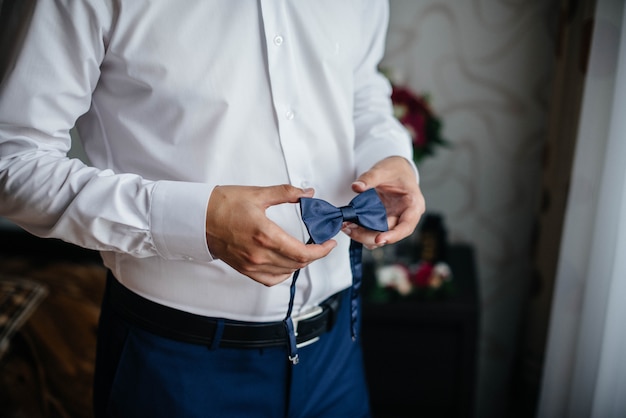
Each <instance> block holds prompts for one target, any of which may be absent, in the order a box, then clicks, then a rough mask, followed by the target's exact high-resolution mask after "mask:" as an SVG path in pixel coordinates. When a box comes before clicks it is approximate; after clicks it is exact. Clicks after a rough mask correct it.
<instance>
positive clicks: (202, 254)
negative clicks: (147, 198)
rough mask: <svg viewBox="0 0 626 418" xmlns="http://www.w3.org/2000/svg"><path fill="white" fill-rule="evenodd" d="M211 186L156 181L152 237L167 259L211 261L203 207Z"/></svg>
mask: <svg viewBox="0 0 626 418" xmlns="http://www.w3.org/2000/svg"><path fill="white" fill-rule="evenodd" d="M211 191H212V188H211V187H210V186H209V185H208V184H204V183H186V182H176V181H159V182H157V185H156V187H155V189H154V191H153V194H152V205H151V212H150V221H151V224H150V225H151V231H152V239H153V241H154V245H155V247H156V250H157V252H158V253H159V255H160V256H161V257H163V258H165V259H168V260H196V261H207V262H208V261H212V260H213V257H212V256H211V253H210V252H209V248H208V245H207V242H206V233H205V229H206V209H207V204H208V202H209V197H210V195H211Z"/></svg>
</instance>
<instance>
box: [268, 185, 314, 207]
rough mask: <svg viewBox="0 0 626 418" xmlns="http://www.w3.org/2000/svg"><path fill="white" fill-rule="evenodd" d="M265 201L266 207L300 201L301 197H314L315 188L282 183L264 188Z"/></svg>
mask: <svg viewBox="0 0 626 418" xmlns="http://www.w3.org/2000/svg"><path fill="white" fill-rule="evenodd" d="M262 194H263V201H264V203H265V205H266V207H269V206H275V205H280V204H282V203H298V200H299V199H300V198H301V197H313V194H314V190H313V189H301V188H299V187H295V186H292V185H290V184H280V185H276V186H268V187H263V188H262Z"/></svg>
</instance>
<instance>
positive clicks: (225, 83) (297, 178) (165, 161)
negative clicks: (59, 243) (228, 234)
mask: <svg viewBox="0 0 626 418" xmlns="http://www.w3.org/2000/svg"><path fill="white" fill-rule="evenodd" d="M387 19H388V5H387V3H386V1H382V0H369V1H356V0H355V1H352V0H350V1H348V0H341V1H338V0H315V1H310V0H258V1H251V0H240V1H233V0H184V1H171V0H56V1H48V0H45V1H38V2H37V6H36V9H35V12H34V15H33V17H32V22H31V26H30V29H29V31H28V33H27V36H26V38H25V40H24V43H23V47H22V49H21V52H20V54H19V55H18V58H17V60H16V61H15V63H14V66H13V69H12V71H11V72H10V73H9V74H8V76H7V77H6V78H5V81H4V83H3V84H2V85H1V86H0V216H4V217H7V218H8V219H11V220H12V221H14V222H15V223H17V224H18V225H20V226H22V227H23V228H25V229H26V230H28V231H30V232H31V233H33V234H36V235H38V236H43V237H56V238H60V239H63V240H65V241H67V242H71V243H74V244H77V245H80V246H83V247H86V248H90V249H95V250H99V251H101V254H102V257H103V260H104V263H105V265H106V266H107V267H108V268H110V269H111V270H112V272H113V273H114V274H115V276H116V277H117V278H118V279H119V280H120V281H121V282H122V283H124V284H125V285H126V286H128V287H130V288H131V289H133V290H135V291H136V292H137V293H139V294H141V295H143V296H145V297H147V298H149V299H152V300H154V301H157V302H160V303H162V304H165V305H168V306H172V307H175V308H178V309H182V310H185V311H189V312H193V313H198V314H203V315H209V316H217V317H226V318H231V319H238V320H248V321H270V320H280V319H283V317H284V316H285V313H286V310H287V304H288V301H289V284H290V280H287V281H286V282H284V283H282V284H280V285H277V286H273V287H265V286H263V285H261V284H258V283H256V282H254V281H253V280H251V279H250V278H248V277H246V276H243V275H241V274H239V273H238V272H236V271H235V270H234V269H232V268H231V267H230V266H228V265H227V264H225V263H224V262H222V261H220V260H214V259H213V258H212V257H211V253H210V251H209V248H207V243H206V236H205V216H206V208H207V202H208V200H209V197H210V194H211V191H212V189H213V188H214V187H215V186H216V185H227V184H228V185H259V186H266V185H277V184H284V183H290V184H292V185H294V186H298V187H314V188H315V190H316V195H315V197H318V198H321V199H325V200H327V201H329V202H331V203H333V204H335V205H337V206H340V205H345V204H346V203H347V202H348V201H349V200H350V199H351V198H352V197H353V196H354V194H353V192H352V191H351V188H350V184H351V182H353V181H354V180H355V179H356V177H357V176H358V175H359V174H361V173H363V172H364V171H366V170H367V169H369V168H370V167H371V166H372V165H373V164H374V163H376V162H377V161H379V160H381V159H383V158H385V157H388V156H391V155H401V156H404V157H406V158H409V159H410V157H411V148H410V139H409V137H408V135H407V134H406V132H405V131H404V130H403V129H402V127H401V126H400V125H399V124H398V122H397V121H396V120H395V119H394V118H393V116H392V111H391V104H390V101H389V94H390V87H389V83H388V82H387V80H386V79H385V78H384V77H382V76H381V75H380V74H378V73H377V71H376V67H377V64H378V62H379V60H380V59H381V57H382V55H383V51H384V42H385V34H386V29H387ZM74 126H76V128H77V130H78V132H79V134H80V137H81V139H82V142H83V146H84V149H85V153H86V155H87V156H88V158H89V160H90V165H86V164H84V163H83V162H81V161H79V160H77V159H69V158H68V157H67V156H66V154H67V151H68V150H69V148H70V144H71V141H70V135H69V131H70V129H72V128H73V127H74ZM267 215H268V217H269V218H270V219H272V220H273V221H275V222H276V223H278V224H279V225H280V226H281V227H282V228H283V229H285V230H286V231H287V232H288V233H289V234H291V235H293V236H295V237H297V238H298V239H301V240H302V241H303V242H305V241H306V240H307V238H308V236H307V232H306V228H305V227H304V225H303V223H302V221H301V219H300V215H299V207H298V205H296V204H283V205H278V206H274V207H271V208H270V209H268V211H267ZM336 238H337V240H338V243H339V245H338V246H337V247H336V248H335V249H334V250H333V251H332V252H331V254H330V255H328V256H327V257H325V258H324V259H322V260H318V261H316V262H314V263H312V264H311V265H310V266H309V267H307V268H306V269H304V271H303V272H302V274H301V275H300V278H299V279H298V288H297V293H296V300H295V305H294V313H295V314H297V313H298V312H299V311H300V310H301V309H306V308H307V307H308V306H310V305H312V304H316V303H318V302H320V301H321V300H323V299H325V298H326V297H328V296H329V295H331V294H333V293H335V292H337V291H339V290H341V289H345V288H347V287H348V286H350V283H351V272H350V265H349V258H348V243H349V239H348V238H347V237H346V236H345V235H344V234H339V235H338V236H337V237H336Z"/></svg>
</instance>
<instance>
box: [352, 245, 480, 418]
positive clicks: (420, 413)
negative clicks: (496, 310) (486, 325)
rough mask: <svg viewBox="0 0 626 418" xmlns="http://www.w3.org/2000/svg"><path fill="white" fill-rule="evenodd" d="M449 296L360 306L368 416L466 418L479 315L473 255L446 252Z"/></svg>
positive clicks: (467, 250) (459, 249)
mask: <svg viewBox="0 0 626 418" xmlns="http://www.w3.org/2000/svg"><path fill="white" fill-rule="evenodd" d="M448 261H449V264H450V267H451V269H452V272H453V280H454V285H455V291H454V292H453V293H452V294H451V295H450V296H447V297H445V298H442V299H439V300H437V299H424V300H414V299H413V300H395V301H393V302H386V303H368V302H367V299H366V300H365V302H364V307H363V323H362V327H363V328H362V335H363V349H364V357H365V363H366V373H367V379H368V384H369V387H370V392H371V394H370V396H371V403H372V408H373V411H374V415H375V417H394V418H400V417H420V418H427V417H436V418H447V417H473V416H474V394H475V387H476V351H477V350H476V349H477V331H478V323H479V309H478V297H477V286H476V269H475V264H474V254H473V250H472V248H471V247H470V246H466V245H452V246H451V247H450V248H449V252H448Z"/></svg>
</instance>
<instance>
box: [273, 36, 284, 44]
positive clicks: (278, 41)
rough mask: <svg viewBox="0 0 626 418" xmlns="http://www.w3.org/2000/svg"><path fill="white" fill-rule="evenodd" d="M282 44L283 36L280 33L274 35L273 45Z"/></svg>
mask: <svg viewBox="0 0 626 418" xmlns="http://www.w3.org/2000/svg"><path fill="white" fill-rule="evenodd" d="M282 44H283V37H282V36H280V35H276V36H274V45H276V46H281V45H282Z"/></svg>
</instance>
